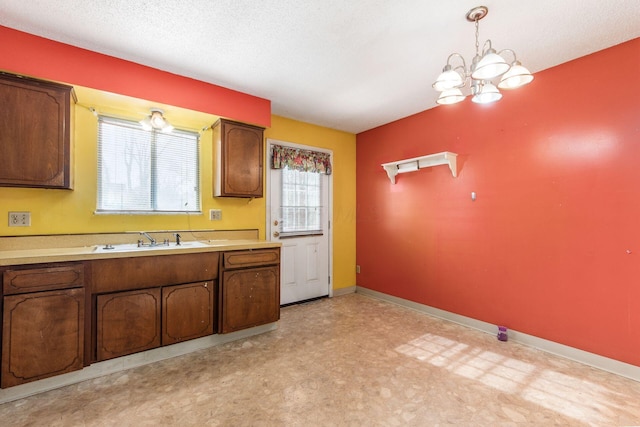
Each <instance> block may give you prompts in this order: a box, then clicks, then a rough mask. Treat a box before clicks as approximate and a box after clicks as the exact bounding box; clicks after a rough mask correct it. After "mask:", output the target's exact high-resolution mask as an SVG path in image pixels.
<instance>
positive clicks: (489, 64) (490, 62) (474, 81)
mask: <svg viewBox="0 0 640 427" xmlns="http://www.w3.org/2000/svg"><path fill="white" fill-rule="evenodd" d="M488 12H489V9H488V8H487V7H486V6H478V7H474V8H473V9H471V10H470V11H469V12H467V21H469V22H473V23H475V26H476V55H475V56H474V57H473V60H472V62H471V66H470V67H469V68H468V69H467V64H466V62H465V60H464V58H463V57H462V55H460V54H459V53H452V54H451V55H449V58H447V64H446V65H445V66H444V68H443V69H442V73H441V74H440V76H438V79H437V80H436V81H435V83H433V88H434V89H435V90H437V91H438V92H441V93H440V96H439V97H438V99H437V101H436V102H437V103H438V104H455V103H457V102H460V101H462V100H464V99H465V98H466V95H464V94H463V93H462V90H461V89H463V88H464V87H465V86H466V84H467V81H469V87H470V89H471V94H472V95H473V98H472V99H471V100H472V101H473V102H475V103H479V104H487V103H491V102H495V101H498V100H499V99H500V98H502V94H501V93H500V91H499V90H498V88H500V89H515V88H518V87H520V86H524V85H526V84H527V83H530V82H531V81H532V80H533V75H532V74H531V73H530V72H529V70H527V69H526V68H525V67H523V66H522V64H521V63H520V61H518V60H517V59H516V54H515V52H514V51H513V50H511V49H503V50H501V51H500V52H496V51H495V49H493V47H492V46H491V40H487V41H486V42H485V43H484V46H483V50H482V53H480V44H479V43H478V32H479V31H478V29H479V24H478V21H480V20H481V19H482V18H484V17H485V16H487V13H488ZM485 47H486V49H485ZM504 53H510V54H511V55H512V56H513V61H512V62H511V63H508V62H507V61H506V60H505V59H504V58H503V57H502V55H503V54H504ZM455 58H459V59H460V60H461V61H462V64H461V65H458V66H456V67H453V66H452V65H451V62H452V60H453V59H455ZM500 76H502V78H501V80H500V82H499V83H498V87H496V86H495V85H494V84H493V83H492V82H491V80H493V79H497V78H498V77H500Z"/></svg>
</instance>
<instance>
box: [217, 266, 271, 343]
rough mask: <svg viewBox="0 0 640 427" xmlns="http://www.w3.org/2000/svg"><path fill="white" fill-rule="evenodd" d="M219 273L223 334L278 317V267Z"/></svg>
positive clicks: (269, 321)
mask: <svg viewBox="0 0 640 427" xmlns="http://www.w3.org/2000/svg"><path fill="white" fill-rule="evenodd" d="M222 274H223V275H222V283H223V284H222V304H221V306H222V307H221V310H222V321H221V324H222V325H221V332H222V333H228V332H233V331H238V330H240V329H246V328H251V327H254V326H258V325H264V324H267V323H271V322H275V321H277V320H278V319H279V318H280V266H279V265H274V266H269V267H258V268H248V269H244V270H228V271H224V272H223V273H222Z"/></svg>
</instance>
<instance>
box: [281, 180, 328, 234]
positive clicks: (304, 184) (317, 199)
mask: <svg viewBox="0 0 640 427" xmlns="http://www.w3.org/2000/svg"><path fill="white" fill-rule="evenodd" d="M281 171H282V199H281V203H282V206H281V209H282V232H281V233H280V235H281V236H283V237H286V236H298V235H306V234H322V221H321V219H322V191H321V190H322V180H321V177H322V175H321V174H319V173H316V172H305V171H300V170H293V169H289V168H288V167H285V168H284V169H281Z"/></svg>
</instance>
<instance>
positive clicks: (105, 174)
mask: <svg viewBox="0 0 640 427" xmlns="http://www.w3.org/2000/svg"><path fill="white" fill-rule="evenodd" d="M199 151H200V150H199V135H198V134H197V133H195V132H187V131H182V130H173V131H172V132H171V133H162V132H159V131H156V130H151V131H146V130H144V129H142V127H141V126H140V124H139V123H138V122H133V121H128V120H122V119H116V118H112V117H106V116H100V117H99V118H98V202H97V205H98V206H97V211H98V212H102V213H191V212H200V172H199V157H198V156H199Z"/></svg>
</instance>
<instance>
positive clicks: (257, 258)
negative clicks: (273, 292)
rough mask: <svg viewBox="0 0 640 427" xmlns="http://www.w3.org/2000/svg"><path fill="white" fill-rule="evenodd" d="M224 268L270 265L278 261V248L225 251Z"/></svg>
mask: <svg viewBox="0 0 640 427" xmlns="http://www.w3.org/2000/svg"><path fill="white" fill-rule="evenodd" d="M223 257H224V268H226V269H232V268H244V267H254V266H257V265H272V264H278V263H279V262H280V248H271V249H255V250H249V251H231V252H225V253H224V255H223Z"/></svg>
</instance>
